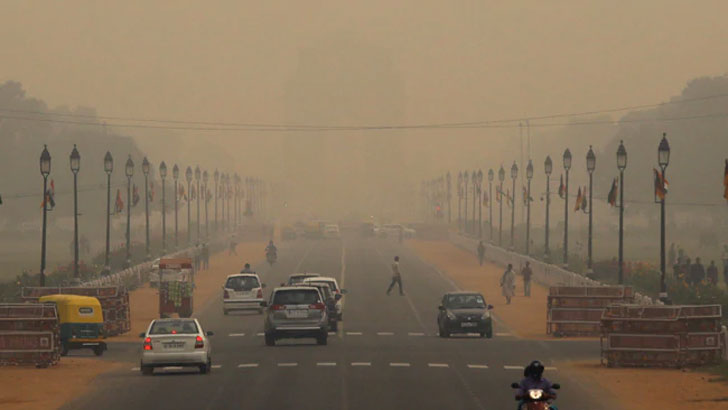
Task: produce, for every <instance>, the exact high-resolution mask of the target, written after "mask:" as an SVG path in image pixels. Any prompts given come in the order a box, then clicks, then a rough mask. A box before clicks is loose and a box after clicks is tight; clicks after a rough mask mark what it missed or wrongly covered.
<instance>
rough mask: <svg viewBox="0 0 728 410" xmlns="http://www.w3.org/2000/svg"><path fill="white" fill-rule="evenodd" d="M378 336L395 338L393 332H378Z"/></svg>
mask: <svg viewBox="0 0 728 410" xmlns="http://www.w3.org/2000/svg"><path fill="white" fill-rule="evenodd" d="M377 336H394V333H393V332H377Z"/></svg>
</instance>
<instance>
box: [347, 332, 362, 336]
mask: <svg viewBox="0 0 728 410" xmlns="http://www.w3.org/2000/svg"><path fill="white" fill-rule="evenodd" d="M362 334H363V333H362V332H346V335H347V336H361V335H362Z"/></svg>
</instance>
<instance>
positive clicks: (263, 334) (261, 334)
mask: <svg viewBox="0 0 728 410" xmlns="http://www.w3.org/2000/svg"><path fill="white" fill-rule="evenodd" d="M255 335H256V336H258V337H260V336H265V333H263V332H260V333H256V334H255Z"/></svg>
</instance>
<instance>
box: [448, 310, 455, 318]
mask: <svg viewBox="0 0 728 410" xmlns="http://www.w3.org/2000/svg"><path fill="white" fill-rule="evenodd" d="M447 318H448V319H450V320H455V319H457V318H456V317H455V314H454V313H452V312H451V311H449V310H448V311H447Z"/></svg>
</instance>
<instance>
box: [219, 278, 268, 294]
mask: <svg viewBox="0 0 728 410" xmlns="http://www.w3.org/2000/svg"><path fill="white" fill-rule="evenodd" d="M259 287H260V282H258V278H256V277H255V276H233V277H232V278H228V280H227V282H225V288H226V289H232V290H236V291H240V290H252V289H255V288H259Z"/></svg>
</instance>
